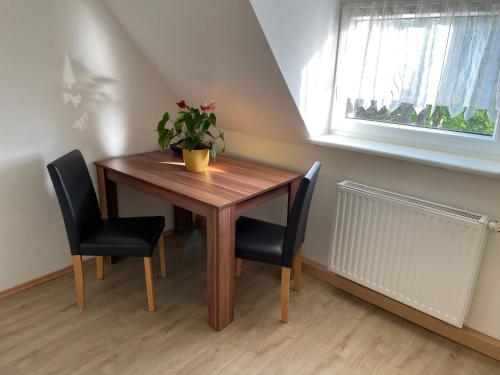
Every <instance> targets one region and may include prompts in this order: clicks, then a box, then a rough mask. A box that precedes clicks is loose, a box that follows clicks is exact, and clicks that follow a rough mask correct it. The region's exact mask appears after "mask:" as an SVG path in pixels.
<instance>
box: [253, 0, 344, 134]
mask: <svg viewBox="0 0 500 375" xmlns="http://www.w3.org/2000/svg"><path fill="white" fill-rule="evenodd" d="M250 2H251V4H252V7H253V9H254V11H255V14H256V16H257V18H258V20H259V22H260V25H261V27H262V30H263V31H264V35H265V36H266V39H267V41H268V43H269V46H270V47H271V50H272V51H273V54H274V57H275V58H276V61H277V63H278V65H279V67H280V70H281V73H282V74H283V78H284V79H285V81H286V83H287V86H288V89H289V90H290V94H291V95H292V97H293V100H294V102H295V104H296V106H297V108H299V110H300V114H301V116H302V119H303V120H304V122H305V125H306V127H307V130H308V133H309V135H310V136H317V135H321V134H324V133H326V132H327V131H328V130H329V127H330V112H331V111H330V108H331V105H332V99H333V88H334V85H333V83H334V70H333V69H332V66H335V61H336V54H337V41H338V32H339V22H338V20H339V17H340V3H341V1H340V0H315V1H314V3H310V2H307V1H304V0H273V1H268V0H250Z"/></svg>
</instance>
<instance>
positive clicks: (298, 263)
mask: <svg viewBox="0 0 500 375" xmlns="http://www.w3.org/2000/svg"><path fill="white" fill-rule="evenodd" d="M303 246H304V245H303V244H302V246H301V247H300V250H299V251H297V254H296V255H295V258H294V260H293V268H288V267H281V295H280V303H281V317H280V320H281V321H282V322H283V323H288V306H289V304H290V303H289V302H290V279H291V277H292V270H293V283H294V285H293V289H294V290H295V292H296V293H300V290H301V287H302V253H303V250H304V249H303ZM242 271H243V259H241V258H236V264H235V275H236V277H240V276H241V274H242Z"/></svg>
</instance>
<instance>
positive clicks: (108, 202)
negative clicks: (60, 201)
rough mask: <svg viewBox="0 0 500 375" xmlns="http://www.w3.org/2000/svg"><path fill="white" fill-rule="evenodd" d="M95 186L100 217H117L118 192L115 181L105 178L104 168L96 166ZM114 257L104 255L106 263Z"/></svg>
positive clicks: (110, 261)
mask: <svg viewBox="0 0 500 375" xmlns="http://www.w3.org/2000/svg"><path fill="white" fill-rule="evenodd" d="M97 186H98V189H99V206H100V209H101V218H102V219H112V218H116V217H118V194H117V190H116V182H114V181H111V180H108V179H107V178H106V170H105V169H104V168H102V167H97ZM115 258H116V257H106V260H107V261H108V263H114V262H115V261H116V259H115Z"/></svg>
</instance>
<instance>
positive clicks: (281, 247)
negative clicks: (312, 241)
mask: <svg viewBox="0 0 500 375" xmlns="http://www.w3.org/2000/svg"><path fill="white" fill-rule="evenodd" d="M320 167H321V164H320V163H319V162H315V163H314V164H313V166H312V167H311V169H310V170H309V172H307V174H306V176H305V177H304V178H303V179H302V181H301V182H300V185H299V189H298V191H297V195H296V197H295V201H294V203H293V206H292V210H291V212H290V214H289V216H288V224H287V226H286V227H284V226H282V225H277V224H272V223H267V222H265V221H261V220H257V219H252V218H249V217H244V216H242V217H240V218H239V219H238V220H237V221H236V246H235V247H236V276H240V275H241V267H242V259H247V260H253V261H258V262H264V263H270V264H275V265H278V266H281V321H282V322H285V323H286V322H288V300H289V286H290V270H291V268H292V266H293V270H294V281H295V291H296V292H300V281H301V280H300V277H301V275H300V273H301V265H302V244H303V242H304V237H305V232H306V225H307V217H308V215H309V207H310V205H311V198H312V195H313V192H314V186H315V185H316V180H317V178H318V173H319V169H320Z"/></svg>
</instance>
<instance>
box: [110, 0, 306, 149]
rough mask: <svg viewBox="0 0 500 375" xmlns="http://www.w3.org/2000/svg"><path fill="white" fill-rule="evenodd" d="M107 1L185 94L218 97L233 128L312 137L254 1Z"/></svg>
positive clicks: (192, 98) (222, 118)
mask: <svg viewBox="0 0 500 375" xmlns="http://www.w3.org/2000/svg"><path fill="white" fill-rule="evenodd" d="M105 1H106V4H108V5H109V7H110V9H111V10H112V11H113V13H114V14H115V15H116V17H117V19H118V20H119V21H120V22H121V23H122V25H123V26H124V28H125V29H126V30H127V31H128V32H129V33H130V35H131V36H132V38H133V39H134V40H135V41H136V43H137V44H138V45H139V46H140V48H141V49H142V50H143V51H144V53H145V55H146V56H148V57H149V58H150V60H151V61H152V62H153V64H154V65H155V67H156V68H157V69H158V71H159V72H160V74H161V76H162V77H163V79H164V80H165V82H166V83H167V85H168V87H170V88H171V89H172V90H173V92H175V94H176V95H178V96H179V97H180V98H185V99H186V100H188V101H189V103H191V104H192V105H198V104H200V103H201V104H202V103H203V102H205V101H210V100H215V101H216V102H217V106H218V108H221V110H218V111H217V118H218V121H219V123H220V124H224V126H225V127H226V128H228V129H235V130H239V131H244V132H247V133H251V134H260V135H266V136H272V137H275V138H286V139H289V140H297V139H300V138H302V137H304V136H305V135H306V134H307V132H306V131H305V128H304V126H302V124H299V126H291V125H290V124H292V123H293V124H294V125H295V123H296V120H297V118H299V119H300V115H299V113H298V109H297V107H296V106H295V105H294V103H293V99H292V97H291V95H290V92H289V91H288V89H287V86H286V83H285V82H284V81H283V79H282V76H281V73H280V70H279V68H278V66H277V65H276V62H275V59H274V56H273V53H272V52H271V50H270V49H269V47H268V44H267V41H266V38H265V36H264V33H263V32H262V30H261V28H260V25H259V22H258V21H257V18H256V17H255V14H254V11H253V9H252V6H251V4H250V2H249V1H247V0H237V1H235V0H210V1H200V0H148V1H143V2H140V1H137V0H105Z"/></svg>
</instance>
